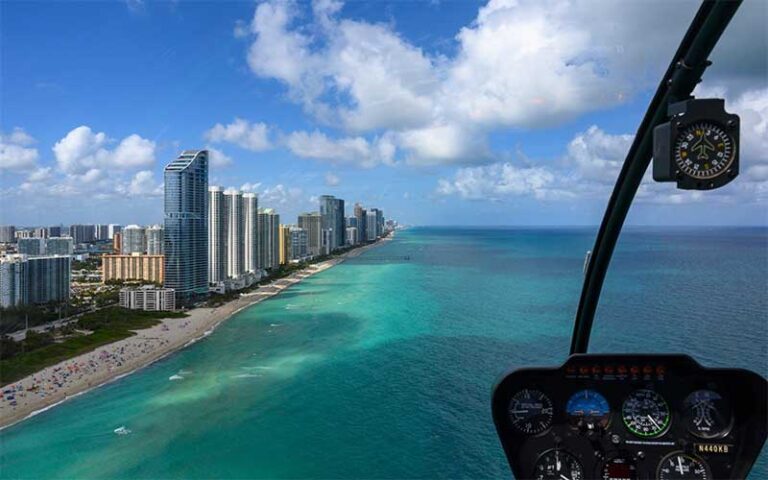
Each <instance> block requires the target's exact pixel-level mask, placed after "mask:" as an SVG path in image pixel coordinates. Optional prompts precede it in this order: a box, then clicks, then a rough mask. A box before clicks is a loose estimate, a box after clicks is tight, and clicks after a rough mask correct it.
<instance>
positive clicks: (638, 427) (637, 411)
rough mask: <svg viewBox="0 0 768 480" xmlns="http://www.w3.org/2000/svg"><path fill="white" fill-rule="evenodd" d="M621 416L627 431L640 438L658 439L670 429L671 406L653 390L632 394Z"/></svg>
mask: <svg viewBox="0 0 768 480" xmlns="http://www.w3.org/2000/svg"><path fill="white" fill-rule="evenodd" d="M621 416H622V418H623V420H624V425H625V426H626V427H627V429H628V430H629V431H630V432H632V433H634V434H635V435H637V436H639V437H658V436H660V435H663V434H664V433H665V432H666V431H667V429H668V428H669V422H670V413H669V405H667V402H666V400H664V398H663V397H662V396H661V395H659V394H658V393H656V392H654V391H653V390H635V391H634V392H632V393H631V394H630V395H629V397H627V399H626V400H625V401H624V405H623V406H622V407H621Z"/></svg>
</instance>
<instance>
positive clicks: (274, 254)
mask: <svg viewBox="0 0 768 480" xmlns="http://www.w3.org/2000/svg"><path fill="white" fill-rule="evenodd" d="M257 223H258V236H259V244H258V247H259V248H258V253H259V255H258V256H259V268H262V269H264V270H272V269H275V268H278V267H279V266H280V247H279V232H278V230H279V227H280V215H278V214H276V213H275V211H274V210H272V209H271V208H263V209H259V214H258V222H257Z"/></svg>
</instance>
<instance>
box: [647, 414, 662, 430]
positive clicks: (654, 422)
mask: <svg viewBox="0 0 768 480" xmlns="http://www.w3.org/2000/svg"><path fill="white" fill-rule="evenodd" d="M648 420H650V421H651V423H652V424H653V426H654V427H656V428H659V424H658V423H656V420H654V419H653V417H652V416H650V415H648Z"/></svg>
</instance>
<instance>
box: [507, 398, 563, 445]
mask: <svg viewBox="0 0 768 480" xmlns="http://www.w3.org/2000/svg"><path fill="white" fill-rule="evenodd" d="M552 413H553V410H552V401H551V400H550V399H549V397H547V396H546V395H544V394H543V393H541V392H540V391H538V390H529V389H526V390H520V391H519V392H517V393H516V394H514V395H513V396H512V400H510V401H509V419H510V420H511V421H512V426H514V427H515V428H516V429H517V430H519V431H520V432H522V433H526V434H528V435H535V434H538V433H541V432H544V431H546V430H547V429H548V428H549V426H550V425H552Z"/></svg>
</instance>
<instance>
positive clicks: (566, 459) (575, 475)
mask: <svg viewBox="0 0 768 480" xmlns="http://www.w3.org/2000/svg"><path fill="white" fill-rule="evenodd" d="M534 478H535V479H536V480H550V479H551V480H582V479H583V478H584V467H582V466H581V462H579V460H578V459H577V458H576V457H575V456H574V455H573V454H572V453H568V452H566V451H565V450H550V451H548V452H546V453H544V454H543V455H542V456H541V457H539V460H538V461H537V462H536V467H535V470H534Z"/></svg>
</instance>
